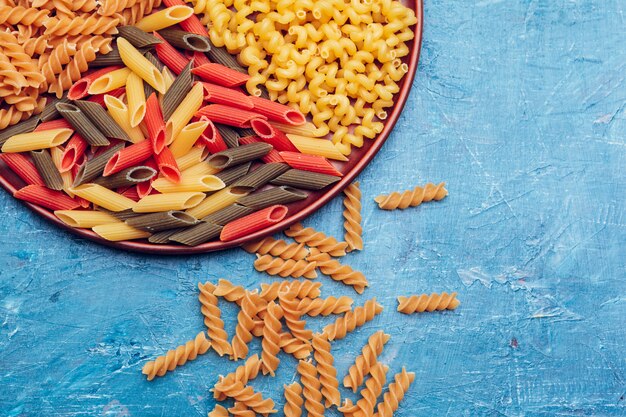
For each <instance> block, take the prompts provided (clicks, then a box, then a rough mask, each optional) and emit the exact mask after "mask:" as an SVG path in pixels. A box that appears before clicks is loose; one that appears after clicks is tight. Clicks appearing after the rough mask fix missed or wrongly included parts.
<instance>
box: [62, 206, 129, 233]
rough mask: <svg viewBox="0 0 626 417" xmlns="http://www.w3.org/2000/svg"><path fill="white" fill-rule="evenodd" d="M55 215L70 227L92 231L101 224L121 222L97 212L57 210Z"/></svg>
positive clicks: (102, 212)
mask: <svg viewBox="0 0 626 417" xmlns="http://www.w3.org/2000/svg"><path fill="white" fill-rule="evenodd" d="M54 215H55V216H57V217H58V218H59V219H61V221H62V222H63V223H65V224H67V225H68V226H72V227H77V228H80V229H91V228H92V227H95V226H100V225H101V224H109V223H116V222H120V220H119V219H116V218H115V217H113V216H111V215H110V214H109V213H105V212H104V211H97V210H57V211H55V212H54Z"/></svg>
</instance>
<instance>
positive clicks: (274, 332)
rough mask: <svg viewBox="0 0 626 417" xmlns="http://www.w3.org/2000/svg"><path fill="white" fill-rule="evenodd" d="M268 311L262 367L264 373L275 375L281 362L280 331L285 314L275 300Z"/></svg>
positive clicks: (264, 323) (262, 344)
mask: <svg viewBox="0 0 626 417" xmlns="http://www.w3.org/2000/svg"><path fill="white" fill-rule="evenodd" d="M266 311H267V312H266V314H265V317H263V339H262V340H261V346H262V352H261V360H262V364H261V369H262V370H263V374H270V375H272V376H274V371H276V369H278V364H279V363H280V359H278V352H280V333H281V329H282V324H281V322H280V319H281V318H282V316H283V309H282V308H281V307H280V306H279V305H278V304H276V303H275V302H274V301H271V302H270V303H269V304H268V306H267V310H266Z"/></svg>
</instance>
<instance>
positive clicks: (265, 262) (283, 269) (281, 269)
mask: <svg viewBox="0 0 626 417" xmlns="http://www.w3.org/2000/svg"><path fill="white" fill-rule="evenodd" d="M316 266H317V264H316V263H315V262H308V261H305V260H304V259H300V260H298V261H294V260H293V259H281V258H274V257H273V256H271V255H258V254H257V259H256V261H254V268H255V269H256V270H257V271H259V272H266V273H267V274H269V275H279V276H281V277H283V278H285V277H289V276H291V277H293V278H300V277H304V278H316V277H317V272H315V267H316Z"/></svg>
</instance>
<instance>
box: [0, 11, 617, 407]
mask: <svg viewBox="0 0 626 417" xmlns="http://www.w3.org/2000/svg"><path fill="white" fill-rule="evenodd" d="M625 11H626V4H625V3H624V1H623V0H587V1H582V0H579V1H572V0H553V1H539V0H508V1H503V0H482V1H446V2H438V1H430V0H427V1H426V13H425V16H426V18H425V31H424V47H423V54H422V58H421V61H420V67H419V72H418V74H417V78H416V80H415V83H414V86H413V90H412V93H411V97H410V100H409V102H408V104H407V107H406V109H405V111H404V113H403V116H402V118H401V120H400V121H399V123H398V126H397V128H396V130H395V131H394V133H393V134H392V135H391V138H390V140H389V142H388V143H387V144H386V145H385V147H384V148H383V151H382V153H381V154H380V155H379V156H378V157H377V158H376V159H375V161H374V162H373V163H372V164H371V165H370V166H369V167H368V168H367V169H366V171H365V172H364V173H363V174H362V175H361V178H360V180H361V182H362V188H363V193H364V207H363V214H364V230H365V232H364V237H365V243H366V245H365V246H366V249H365V251H364V252H363V253H358V254H355V255H350V256H348V257H347V258H346V259H345V261H346V262H347V263H350V264H351V265H353V266H354V267H355V268H358V269H360V270H363V271H365V272H366V273H367V275H368V277H369V279H370V282H371V288H370V289H369V290H368V291H367V292H366V293H365V295H364V296H361V297H357V298H356V300H357V301H356V302H357V304H362V303H363V301H364V300H365V299H366V298H369V297H373V296H377V297H378V298H379V300H380V301H381V302H382V304H383V305H384V307H385V312H384V313H383V314H382V315H381V316H380V317H379V318H377V319H376V320H375V321H374V322H372V323H370V324H368V325H367V326H365V327H364V328H362V329H360V330H358V331H356V332H354V333H353V334H351V335H350V336H349V337H348V338H347V339H345V340H343V341H339V342H337V343H335V344H334V352H335V355H336V358H337V368H338V371H339V374H340V376H343V375H344V374H345V372H346V370H347V368H348V366H349V364H350V362H351V361H352V359H353V357H354V355H355V354H356V352H357V351H358V350H359V349H360V347H361V346H362V344H363V343H364V342H365V340H366V339H367V337H368V335H369V334H371V333H372V332H373V331H374V330H377V329H381V328H382V329H384V330H385V331H387V332H389V333H391V335H392V339H391V341H390V342H389V344H388V345H387V348H386V349H385V352H384V354H383V355H382V360H383V361H384V362H386V363H388V364H389V365H390V368H391V369H390V373H389V375H391V374H392V373H394V372H396V371H398V370H399V369H400V367H401V366H402V365H404V364H406V365H407V367H408V368H409V370H411V371H414V372H415V373H416V374H417V378H416V381H415V384H414V385H413V387H412V388H411V390H410V391H409V394H408V397H407V400H406V401H405V402H404V403H403V405H402V406H401V409H400V411H399V412H398V414H397V415H399V416H404V417H408V416H430V415H435V414H436V415H449V416H477V415H480V416H591V415H593V416H608V415H611V416H612V415H626V405H625V404H626V401H625V400H624V395H625V391H626V382H625V379H626V376H625V371H626V360H625V357H626V355H625V354H624V349H625V347H626V331H625V329H624V318H625V317H626V314H625V313H626V308H625V305H626V304H625V303H626V291H625V286H626V284H625V281H624V279H625V278H626V249H625V248H626V218H625V214H624V209H625V204H624V197H625V196H626V182H625V180H624V166H625V164H626V142H625V139H624V135H625V132H626V120H625V106H626V83H625V81H624V77H625V76H626V46H625V45H626V43H625V42H624V41H625V40H626V29H625V28H626V22H625V21H624V12H625ZM440 180H443V181H447V183H448V186H449V190H450V197H449V198H447V199H446V200H444V201H443V202H441V203H432V204H426V205H424V206H422V207H420V208H417V209H413V210H406V211H403V212H400V211H398V212H390V213H388V212H381V211H378V210H377V209H376V208H375V205H374V203H373V201H372V198H373V197H374V196H375V195H377V194H378V193H380V192H384V191H388V190H391V189H396V188H405V187H409V186H412V185H414V184H421V183H423V182H426V181H440ZM0 205H1V209H2V211H3V213H4V215H3V216H0V235H1V236H2V237H1V242H2V243H1V245H0V265H1V266H2V268H0V277H1V280H0V381H1V382H0V383H1V385H0V415H3V416H4V415H8V416H18V415H24V416H43V415H46V416H87V415H89V416H93V415H95V416H119V417H121V416H144V415H145V416H179V415H180V416H182V415H185V416H204V415H206V412H207V411H208V410H210V409H211V408H212V405H213V400H212V399H211V398H210V395H209V393H208V389H209V387H211V386H212V384H213V383H214V382H215V381H216V379H217V374H218V373H226V372H228V371H230V370H232V369H234V367H235V366H236V364H235V363H233V362H229V361H227V360H225V359H223V360H222V359H220V358H219V357H217V356H216V355H215V353H212V352H210V353H208V354H207V355H205V356H203V357H201V358H199V359H198V360H196V361H195V362H193V363H190V364H188V365H186V366H184V367H182V368H181V369H178V370H177V371H176V372H174V373H172V374H170V375H168V376H167V377H165V378H161V379H159V380H157V381H154V382H152V383H147V382H146V381H145V379H144V377H143V376H142V375H141V372H140V369H141V366H142V365H143V363H144V362H145V361H146V360H148V359H151V358H154V357H155V356H156V355H159V354H161V353H163V352H165V351H166V350H167V349H169V348H172V347H174V346H176V345H178V344H179V343H181V342H184V341H186V340H188V339H190V338H192V337H193V336H194V335H195V334H196V333H197V332H198V331H200V330H202V328H203V325H202V319H201V316H200V313H199V308H198V302H197V299H196V297H197V290H196V283H197V282H198V280H206V279H212V280H216V279H217V278H219V277H225V278H229V279H232V280H234V281H236V282H238V283H241V284H243V285H245V286H247V287H250V288H252V287H254V286H256V285H258V283H259V282H262V281H265V282H269V281H271V278H268V277H266V276H263V275H261V274H258V273H256V272H254V271H253V268H252V261H253V259H254V258H253V256H252V255H249V254H246V253H244V252H243V251H240V250H231V251H228V252H224V253H216V254H211V255H204V256H193V257H162V258H157V257H151V256H144V255H137V254H127V253H121V252H119V251H115V250H110V249H107V248H104V247H101V246H98V245H95V244H92V243H90V242H86V241H83V240H80V239H78V238H75V237H73V236H71V235H69V234H67V233H65V232H62V231H60V230H58V229H56V228H54V227H52V226H51V225H50V224H48V223H46V222H45V221H43V220H41V219H39V218H37V217H36V216H34V215H33V214H32V213H30V212H29V211H28V210H27V209H25V208H24V207H23V206H21V205H20V204H19V203H18V202H16V201H14V200H13V199H12V198H10V197H9V196H8V195H7V194H6V193H0ZM307 223H308V224H310V225H313V226H315V227H317V228H320V229H321V230H324V231H326V232H328V233H333V234H335V235H339V234H340V232H341V202H340V201H339V200H336V201H334V202H333V203H331V204H330V205H328V206H327V207H325V208H324V209H323V210H321V211H320V212H319V213H317V214H316V215H314V216H313V218H311V219H309V220H308V222H307ZM321 280H322V281H323V283H324V287H323V289H324V294H326V295H329V294H335V295H339V294H348V295H352V293H351V291H350V290H349V289H347V288H344V287H342V286H341V285H339V284H336V283H334V282H333V281H331V280H329V279H327V278H321ZM444 290H447V291H451V290H456V291H458V292H459V298H460V299H461V302H462V304H461V307H460V308H459V309H458V310H457V311H455V312H445V313H440V314H424V315H414V316H410V317H406V316H401V315H400V314H398V313H396V312H395V311H394V310H395V306H396V302H395V296H396V295H398V294H402V293H420V292H431V291H444ZM224 309H225V311H226V316H227V320H226V321H227V326H228V329H229V330H230V331H231V332H232V329H233V328H234V313H235V310H234V309H233V308H232V307H231V306H226V307H224ZM326 322H328V320H312V321H311V326H312V327H313V328H314V329H320V328H321V327H322V326H323V324H324V323H326ZM255 343H256V344H254V345H253V346H254V349H258V341H257V342H255ZM283 358H284V359H285V357H283ZM294 365H295V361H294V360H290V359H285V360H284V361H283V363H282V364H281V368H280V372H279V377H278V378H274V379H272V378H259V379H258V380H256V381H255V382H254V384H253V385H254V386H255V387H257V388H259V389H260V390H261V391H262V392H263V393H265V395H269V396H271V397H272V398H273V399H274V400H275V401H276V402H277V404H278V405H279V406H280V407H282V395H281V387H282V384H283V383H285V382H290V381H293V380H294V378H295V372H294ZM343 393H344V394H348V393H347V392H346V391H343ZM327 415H330V416H336V415H338V413H337V412H336V411H333V412H328V413H327Z"/></svg>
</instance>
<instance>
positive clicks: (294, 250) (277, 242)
mask: <svg viewBox="0 0 626 417" xmlns="http://www.w3.org/2000/svg"><path fill="white" fill-rule="evenodd" d="M242 248H243V249H244V250H245V251H247V252H250V253H258V254H259V255H272V256H277V257H279V258H282V259H293V260H294V261H299V260H300V259H304V258H306V256H307V255H308V254H309V251H308V250H307V249H306V248H305V247H304V243H299V244H298V243H287V242H285V241H284V240H282V239H274V238H273V237H266V238H265V239H262V240H259V241H257V242H251V243H246V244H245V245H243V246H242Z"/></svg>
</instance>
